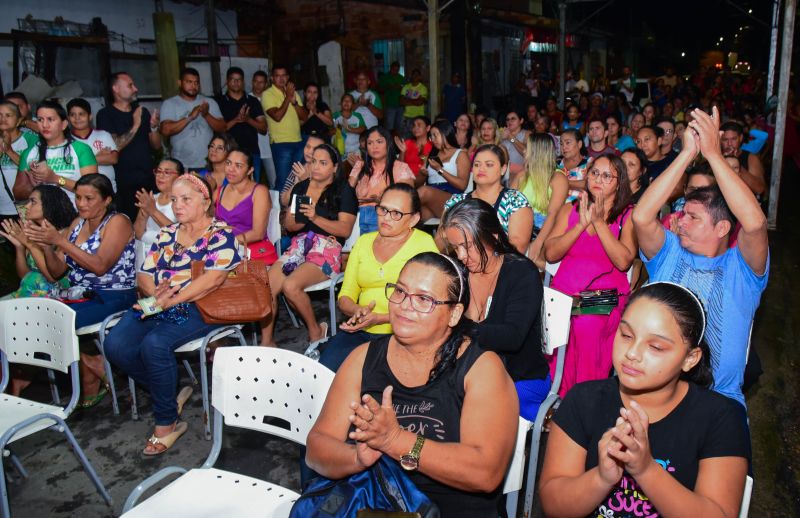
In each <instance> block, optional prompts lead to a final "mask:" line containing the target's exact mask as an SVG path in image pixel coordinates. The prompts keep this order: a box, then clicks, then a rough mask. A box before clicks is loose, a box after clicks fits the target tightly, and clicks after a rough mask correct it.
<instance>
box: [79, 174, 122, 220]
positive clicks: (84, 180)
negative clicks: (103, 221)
mask: <svg viewBox="0 0 800 518" xmlns="http://www.w3.org/2000/svg"><path fill="white" fill-rule="evenodd" d="M84 185H88V186H89V187H93V188H94V189H96V190H97V192H99V193H100V196H102V197H103V199H104V200H105V199H108V198H111V203H109V204H108V207H106V213H105V215H106V216H107V215H108V214H111V213H112V212H114V211H116V210H117V207H116V205H115V204H114V187H112V186H111V180H109V179H108V177H106V176H104V175H102V174H100V173H92V174H85V175H83V176H81V177H80V178H79V179H78V181H77V182H75V191H77V190H78V187H83V186H84Z"/></svg>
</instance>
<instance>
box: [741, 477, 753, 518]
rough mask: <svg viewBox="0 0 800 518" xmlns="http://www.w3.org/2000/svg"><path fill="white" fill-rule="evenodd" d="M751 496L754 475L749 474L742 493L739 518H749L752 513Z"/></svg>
mask: <svg viewBox="0 0 800 518" xmlns="http://www.w3.org/2000/svg"><path fill="white" fill-rule="evenodd" d="M751 496H753V477H751V476H750V475H748V476H747V478H746V479H745V481H744V493H743V494H742V505H741V506H740V507H739V518H747V515H748V514H749V513H750V497H751Z"/></svg>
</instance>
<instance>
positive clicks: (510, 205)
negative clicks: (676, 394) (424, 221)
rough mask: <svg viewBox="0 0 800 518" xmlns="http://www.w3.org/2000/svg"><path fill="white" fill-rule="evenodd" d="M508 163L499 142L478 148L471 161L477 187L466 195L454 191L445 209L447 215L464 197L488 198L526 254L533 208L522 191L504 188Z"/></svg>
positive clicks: (506, 230)
mask: <svg viewBox="0 0 800 518" xmlns="http://www.w3.org/2000/svg"><path fill="white" fill-rule="evenodd" d="M506 165H507V162H506V154H505V152H504V150H503V148H502V147H500V146H498V145H496V144H485V145H483V146H481V147H479V148H478V149H477V150H476V151H475V159H474V160H473V161H472V177H473V178H474V180H475V190H474V191H472V192H470V193H467V194H454V195H453V196H451V197H450V199H449V200H447V202H446V203H445V204H444V210H445V214H446V213H447V211H448V210H450V208H451V207H453V206H454V205H456V204H457V203H458V202H460V201H461V200H464V199H470V198H474V199H479V200H483V201H485V202H486V203H488V204H489V205H490V206H491V207H493V208H494V211H495V214H496V217H497V219H498V220H499V221H500V226H501V227H502V229H503V231H504V232H505V233H506V234H507V236H508V240H509V241H510V242H511V244H512V245H513V246H514V248H516V249H517V251H518V252H520V253H524V252H525V250H526V249H527V248H528V245H529V244H530V242H531V230H532V229H533V211H532V210H531V206H530V205H529V204H528V200H526V199H525V196H524V195H523V194H522V193H521V192H519V191H517V190H515V189H507V188H505V187H503V173H504V171H505V169H506Z"/></svg>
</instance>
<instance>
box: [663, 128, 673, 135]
mask: <svg viewBox="0 0 800 518" xmlns="http://www.w3.org/2000/svg"><path fill="white" fill-rule="evenodd" d="M673 133H675V130H674V129H665V130H664V135H672V134H673Z"/></svg>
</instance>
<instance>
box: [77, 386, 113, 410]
mask: <svg viewBox="0 0 800 518" xmlns="http://www.w3.org/2000/svg"><path fill="white" fill-rule="evenodd" d="M106 394H108V389H107V388H106V385H105V384H101V385H100V390H99V391H98V392H97V394H95V395H94V396H84V397H83V398H82V399H81V400H80V401H79V402H78V408H82V409H87V408H92V407H93V406H97V404H98V403H100V402H101V401H102V400H103V399H104V398H105V397H106Z"/></svg>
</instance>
